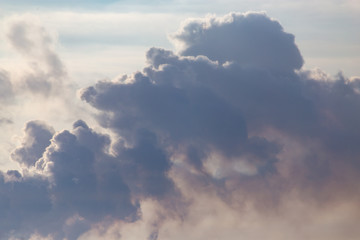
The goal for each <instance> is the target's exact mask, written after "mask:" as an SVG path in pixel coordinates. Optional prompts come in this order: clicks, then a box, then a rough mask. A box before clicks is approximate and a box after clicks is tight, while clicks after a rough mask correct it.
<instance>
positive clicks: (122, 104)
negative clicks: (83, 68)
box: [0, 13, 360, 240]
mask: <svg viewBox="0 0 360 240" xmlns="http://www.w3.org/2000/svg"><path fill="white" fill-rule="evenodd" d="M174 38H175V39H177V40H178V41H181V42H182V43H183V44H184V48H183V49H182V51H181V54H176V53H174V52H172V51H168V50H165V49H159V48H151V49H150V50H149V51H148V52H147V55H146V56H147V63H148V66H147V67H145V68H144V69H143V70H142V71H141V72H137V73H135V74H133V75H130V76H123V77H121V78H119V79H117V80H114V81H99V82H98V83H96V84H95V85H93V86H90V87H87V88H85V89H82V90H81V91H80V97H81V99H82V100H84V101H85V102H87V103H88V104H90V105H91V106H92V107H93V108H95V109H96V110H97V112H96V114H97V115H96V119H97V120H98V122H99V123H100V125H101V126H102V127H104V128H106V129H107V131H109V132H111V136H112V138H110V137H109V136H108V135H105V134H102V133H99V132H97V131H94V130H93V129H92V128H91V127H89V126H88V125H87V124H86V123H85V122H84V121H82V120H79V121H77V122H75V123H74V124H73V129H72V130H63V131H60V132H54V130H52V128H51V127H49V126H48V125H46V124H45V123H42V122H38V121H32V122H29V123H28V124H27V126H26V128H25V136H24V141H23V143H22V144H21V146H19V147H18V148H17V149H15V151H14V152H13V155H12V158H13V159H14V160H15V161H18V162H20V163H23V165H22V167H23V168H22V170H23V171H22V172H18V171H8V172H7V173H2V172H1V173H0V210H1V212H3V213H4V214H3V215H0V229H1V230H2V231H1V232H0V238H5V239H6V238H10V237H17V238H20V239H21V238H25V239H27V238H30V237H31V236H32V234H35V233H37V234H38V235H41V236H44V237H45V236H49V238H53V239H64V238H66V239H71V240H72V239H78V238H79V239H81V238H82V239H87V237H88V236H90V237H91V235H95V236H98V237H97V238H106V239H118V238H119V236H121V237H122V238H124V239H134V238H135V239H136V238H137V237H138V236H141V237H138V239H171V240H174V239H183V238H184V237H183V236H186V237H188V238H190V239H191V237H193V238H196V239H199V240H202V239H209V237H210V238H211V237H213V236H216V237H217V238H219V239H220V238H226V239H238V238H239V237H240V238H244V239H263V238H267V239H279V237H278V233H279V232H280V233H281V234H284V235H282V236H292V237H293V238H294V236H295V238H294V239H304V238H306V237H308V236H313V237H312V238H311V239H331V240H332V239H356V237H352V236H358V235H359V229H358V227H357V226H355V224H354V223H357V222H358V221H356V220H357V219H359V216H360V211H359V208H358V201H359V199H360V197H359V196H360V191H359V188H358V182H359V180H360V174H359V171H360V164H359V154H360V150H359V147H358V142H359V141H360V125H359V123H360V114H358V112H359V111H358V109H359V108H360V95H359V86H360V84H359V82H360V81H359V79H358V78H356V77H354V78H351V79H347V78H345V77H344V76H342V75H341V74H339V76H337V77H336V78H334V79H331V78H329V77H328V76H327V75H326V74H325V73H323V72H321V71H320V70H318V71H306V70H300V71H294V70H295V69H299V68H301V66H302V58H301V55H300V53H299V51H298V49H297V47H296V45H295V44H294V37H293V36H292V35H291V34H288V33H285V32H284V31H283V29H282V27H281V25H280V24H279V23H278V22H276V21H274V20H271V19H270V18H268V17H267V16H266V15H264V14H262V13H248V14H237V13H232V14H229V15H227V16H225V17H221V18H216V17H208V18H205V19H200V20H190V21H188V22H187V23H186V24H185V25H184V26H183V28H182V29H181V30H180V31H179V32H178V33H177V34H175V35H174ZM228 61H230V62H228ZM24 196H25V197H24ZM334 209H335V210H336V211H335V212H333V211H332V210H334ZM329 210H331V211H329ZM315 214H316V217H314V215H315ZM149 215H151V216H149ZM204 216H206V217H204ZM339 216H342V217H339ZM270 217H271V220H273V221H272V222H271V223H269V221H268V220H269V218H270ZM32 219H35V220H34V221H32ZM325 220H326V221H325ZM324 221H325V224H324ZM249 223H251V224H249ZM299 225H300V226H301V230H297V229H298V226H299ZM144 226H145V227H144ZM284 226H285V227H284ZM329 226H331V227H329ZM343 226H348V227H347V228H346V229H348V231H347V232H346V234H344V229H343ZM273 227H274V229H276V230H275V232H276V234H275V233H274V230H273ZM114 228H115V229H116V230H114V231H113V229H114ZM330 228H331V234H324V232H327V231H329V230H330ZM104 229H105V230H104ZM132 229H136V230H135V231H134V230H132ZM138 229H142V230H143V231H144V232H145V233H144V234H143V235H138V231H140V230H138ZM144 229H146V230H144ZM87 231H88V232H87ZM111 231H113V232H112V233H111ZM85 232H87V233H85ZM127 232H130V233H131V234H133V235H130V236H129V235H126V233H127ZM134 232H135V234H134ZM299 232H300V233H299ZM83 233H85V235H82V234H83ZM294 233H299V234H294ZM87 234H89V235H87ZM139 234H140V233H139ZM81 235H82V236H81ZM345 235H346V236H349V237H348V238H347V237H346V236H345ZM33 236H37V235H33ZM194 236H195V237H194ZM344 236H345V237H344ZM289 238H290V237H289Z"/></svg>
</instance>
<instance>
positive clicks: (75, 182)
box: [0, 121, 138, 239]
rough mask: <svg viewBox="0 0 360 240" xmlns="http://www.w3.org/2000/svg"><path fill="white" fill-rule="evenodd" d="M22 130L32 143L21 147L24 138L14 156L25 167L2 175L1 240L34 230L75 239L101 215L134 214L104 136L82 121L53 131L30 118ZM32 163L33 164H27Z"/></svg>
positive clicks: (102, 217)
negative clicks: (69, 127)
mask: <svg viewBox="0 0 360 240" xmlns="http://www.w3.org/2000/svg"><path fill="white" fill-rule="evenodd" d="M25 133H26V134H25V136H24V139H25V140H27V141H26V142H27V143H28V144H30V143H32V144H30V145H28V146H26V144H25V141H24V144H23V146H22V147H20V148H18V149H16V150H15V151H14V153H13V159H14V160H17V161H19V162H21V163H24V164H25V166H24V167H26V166H29V168H28V170H27V171H24V173H23V174H21V173H19V172H18V171H8V172H7V173H1V181H0V199H1V204H0V206H1V208H3V209H4V211H2V213H3V214H2V215H1V217H0V229H1V233H0V238H1V239H7V238H8V237H10V236H13V237H17V238H20V239H28V238H29V237H30V236H31V235H32V234H33V233H35V232H37V233H38V234H41V235H43V236H47V235H49V234H50V235H51V236H52V237H53V238H54V239H63V238H64V237H67V238H68V239H77V237H78V236H79V235H80V234H82V233H83V232H84V231H86V230H88V229H89V228H90V227H91V224H94V223H98V222H101V221H103V220H105V219H108V220H109V219H124V220H125V219H126V220H127V221H133V220H134V219H136V218H137V208H138V207H137V205H136V204H134V203H133V202H132V199H131V196H130V189H129V187H128V185H127V184H126V183H125V182H124V180H123V178H122V172H121V162H120V161H119V160H118V159H116V158H114V157H112V156H111V155H109V154H107V153H106V152H107V150H108V148H109V144H110V140H109V137H108V136H106V135H102V134H98V133H96V132H94V131H93V130H91V129H90V128H89V127H88V126H87V125H86V124H85V123H84V122H83V121H78V122H76V123H75V124H74V129H73V130H72V131H62V132H59V133H56V134H54V135H53V133H54V132H53V130H52V128H50V127H48V126H47V125H45V124H43V123H41V122H37V121H33V122H29V123H28V124H27V126H26V128H25ZM52 135H53V136H52ZM49 136H50V137H52V139H51V143H50V142H49ZM49 144H50V145H49ZM47 145H49V146H48V147H47V148H46V149H45V147H46V146H47ZM36 160H37V161H36ZM35 161H36V164H35V168H30V167H31V166H32V165H34V163H35Z"/></svg>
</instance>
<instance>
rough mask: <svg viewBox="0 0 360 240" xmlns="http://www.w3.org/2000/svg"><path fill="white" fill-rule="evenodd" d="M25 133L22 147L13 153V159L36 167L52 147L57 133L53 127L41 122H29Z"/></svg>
mask: <svg viewBox="0 0 360 240" xmlns="http://www.w3.org/2000/svg"><path fill="white" fill-rule="evenodd" d="M24 132H25V136H24V138H23V142H22V146H21V147H18V148H17V149H15V150H14V151H13V152H12V154H11V158H12V160H14V161H16V162H19V163H22V164H25V165H26V166H27V167H29V166H34V165H35V163H36V161H37V160H38V159H39V158H40V157H41V156H42V155H43V153H44V151H45V149H46V147H47V146H49V145H50V139H51V138H52V136H53V135H54V133H55V132H54V129H53V128H52V127H50V126H47V125H46V123H43V122H40V121H31V122H28V123H27V124H26V126H25V131H24Z"/></svg>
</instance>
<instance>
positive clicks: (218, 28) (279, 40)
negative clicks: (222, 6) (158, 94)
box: [172, 13, 303, 71]
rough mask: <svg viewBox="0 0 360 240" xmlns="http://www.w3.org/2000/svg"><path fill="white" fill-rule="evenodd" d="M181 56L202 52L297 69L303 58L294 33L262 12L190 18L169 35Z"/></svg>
mask: <svg viewBox="0 0 360 240" xmlns="http://www.w3.org/2000/svg"><path fill="white" fill-rule="evenodd" d="M172 38H173V39H174V40H175V42H178V43H179V44H181V46H182V48H181V49H180V54H181V55H184V56H198V55H205V56H207V57H209V58H210V59H211V60H218V61H220V62H221V63H224V62H226V61H236V62H239V63H240V64H241V65H242V66H243V67H255V68H265V69H270V70H279V71H285V70H293V69H300V68H301V66H302V64H303V59H302V57H301V55H300V52H299V50H298V48H297V47H296V45H295V43H294V35H292V34H289V33H286V32H284V30H283V28H282V26H281V25H280V23H279V22H278V21H275V20H272V19H269V17H267V16H266V15H265V14H261V13H248V14H241V13H231V14H228V15H226V16H224V17H221V18H217V17H208V18H203V19H195V20H189V21H187V22H185V24H184V25H183V27H182V28H181V29H180V30H179V31H178V32H177V33H175V34H173V35H172Z"/></svg>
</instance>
